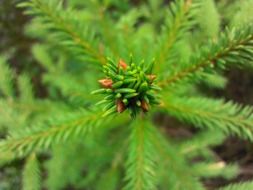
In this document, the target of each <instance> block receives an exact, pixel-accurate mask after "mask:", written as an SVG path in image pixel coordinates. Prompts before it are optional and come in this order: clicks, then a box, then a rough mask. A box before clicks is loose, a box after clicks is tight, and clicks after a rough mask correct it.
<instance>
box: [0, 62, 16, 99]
mask: <svg viewBox="0 0 253 190" xmlns="http://www.w3.org/2000/svg"><path fill="white" fill-rule="evenodd" d="M0 72H1V73H0V93H1V94H3V95H5V96H7V97H8V96H12V95H13V84H12V82H11V79H12V77H13V72H12V71H11V70H10V68H9V67H8V65H7V64H6V58H5V57H0Z"/></svg>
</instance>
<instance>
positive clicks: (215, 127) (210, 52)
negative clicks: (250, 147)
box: [0, 0, 253, 190]
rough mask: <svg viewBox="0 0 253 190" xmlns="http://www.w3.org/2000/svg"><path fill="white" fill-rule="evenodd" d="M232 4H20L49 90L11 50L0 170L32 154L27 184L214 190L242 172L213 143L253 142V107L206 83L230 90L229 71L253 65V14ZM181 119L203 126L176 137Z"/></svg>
mask: <svg viewBox="0 0 253 190" xmlns="http://www.w3.org/2000/svg"><path fill="white" fill-rule="evenodd" d="M227 2H228V1H226V0H224V1H221V2H219V3H218V4H216V3H215V2H214V1H213V0H175V1H170V2H169V3H165V2H164V1H162V0H148V1H139V3H138V4H137V5H136V4H135V5H134V4H133V2H132V1H127V0H122V1H118V0H86V1H84V0H70V1H61V0H23V1H21V3H20V4H18V7H19V8H21V9H23V10H24V12H25V13H26V14H28V15H30V16H31V18H32V19H31V21H30V22H29V24H28V25H27V26H26V29H25V33H26V35H28V36H30V37H31V38H34V39H38V42H37V43H35V44H34V45H33V46H32V48H31V57H33V59H34V60H36V62H37V63H38V64H37V65H34V68H43V72H41V73H40V76H39V77H38V76H36V77H37V78H40V79H39V80H41V83H42V84H43V88H44V90H45V91H46V92H47V95H46V96H44V97H40V96H38V95H36V93H35V92H36V90H35V87H36V86H33V83H32V82H31V81H32V80H31V78H34V77H35V76H34V74H33V73H30V72H29V70H27V71H24V72H22V73H21V74H20V73H15V70H13V69H11V68H10V66H9V65H8V64H7V62H8V57H10V56H11V54H10V53H8V52H3V54H2V55H1V57H0V73H1V74H0V133H1V134H2V135H1V136H2V138H1V141H0V165H1V166H2V167H4V168H5V167H8V166H9V165H11V163H13V161H14V160H17V159H18V160H22V163H24V166H23V171H22V182H21V185H20V186H22V189H23V190H39V189H43V188H46V189H49V190H60V189H70V188H73V189H94V190H114V189H115V190H116V189H124V190H155V189H157V190H158V189H161V190H204V189H207V187H205V185H204V183H203V181H204V179H209V178H212V177H220V178H226V179H231V178H233V177H235V176H236V175H237V174H238V166H237V165H236V163H226V162H225V161H222V160H218V159H217V157H216V156H215V153H214V152H213V151H212V149H211V147H213V146H216V145H219V144H221V143H222V142H223V141H224V140H225V139H226V138H227V137H229V136H236V137H237V138H242V139H245V140H248V141H253V107H252V106H250V105H241V104H239V103H236V102H234V101H232V100H225V99H222V98H219V99H217V98H214V97H211V95H209V96H208V97H207V96H206V95H205V93H203V91H201V88H199V86H208V87H210V88H219V89H222V88H224V87H225V85H226V78H225V77H224V76H223V72H224V70H227V69H229V68H231V67H239V68H243V67H246V68H251V67H252V64H253V25H251V22H252V20H253V19H252V20H250V18H248V17H247V19H244V21H243V22H241V20H242V19H240V18H242V17H243V16H242V15H243V14H244V13H245V10H244V9H243V8H242V10H241V11H237V12H236V13H235V11H233V10H234V9H235V8H236V7H237V8H238V5H236V3H234V4H226V3H227ZM244 4H245V5H243V6H244V7H245V8H246V7H247V8H248V7H250V6H249V4H252V1H251V0H247V1H245V2H244ZM252 5H253V4H252ZM225 7H226V8H225ZM251 7H253V6H251ZM219 10H222V11H219ZM219 12H221V13H220V14H219ZM249 12H250V11H249ZM231 15H234V16H231ZM221 16H223V17H221ZM240 16H241V17H240ZM221 18H223V19H224V20H221ZM233 18H236V19H237V20H238V21H237V22H235V21H234V19H233ZM243 18H244V17H243ZM221 21H223V22H222V23H226V24H227V26H226V27H224V26H222V25H221ZM207 39H209V40H207ZM20 61H22V60H20ZM171 117H174V118H176V119H177V120H179V121H180V122H182V123H185V124H188V125H189V126H192V127H195V128H196V130H195V131H196V132H194V133H193V134H192V135H191V137H187V138H186V137H185V138H181V139H175V138H173V137H171V136H170V135H169V134H168V131H167V129H168V128H171V127H174V126H172V125H173V124H172V122H170V121H171V120H170V119H169V120H168V121H169V122H166V123H165V124H163V126H161V125H160V124H159V123H161V122H158V120H159V118H171ZM0 180H1V179H0ZM20 188H21V187H20ZM221 189H223V190H234V189H240V190H250V189H253V183H252V182H244V183H241V184H231V185H229V186H227V187H223V188H221Z"/></svg>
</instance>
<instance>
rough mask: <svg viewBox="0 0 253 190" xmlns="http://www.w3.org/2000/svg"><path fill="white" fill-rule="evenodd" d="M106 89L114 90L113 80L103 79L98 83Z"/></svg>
mask: <svg viewBox="0 0 253 190" xmlns="http://www.w3.org/2000/svg"><path fill="white" fill-rule="evenodd" d="M98 82H99V83H100V84H101V86H102V87H104V88H112V83H113V82H112V79H101V80H99V81H98Z"/></svg>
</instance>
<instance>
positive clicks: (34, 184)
mask: <svg viewBox="0 0 253 190" xmlns="http://www.w3.org/2000/svg"><path fill="white" fill-rule="evenodd" d="M40 183H41V179H40V168H39V162H38V160H37V158H36V155H35V154H34V153H33V154H31V155H30V156H29V157H28V158H27V160H26V164H25V168H24V172H23V187H22V189H24V190H39V189H41V185H40Z"/></svg>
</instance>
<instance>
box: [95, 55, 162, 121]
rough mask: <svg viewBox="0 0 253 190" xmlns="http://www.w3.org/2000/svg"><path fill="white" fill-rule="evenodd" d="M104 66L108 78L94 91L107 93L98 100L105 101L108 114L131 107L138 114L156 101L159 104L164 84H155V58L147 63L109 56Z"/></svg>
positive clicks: (132, 114) (133, 115) (147, 109)
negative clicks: (158, 95) (114, 59)
mask: <svg viewBox="0 0 253 190" xmlns="http://www.w3.org/2000/svg"><path fill="white" fill-rule="evenodd" d="M103 68H104V70H103V71H104V73H105V75H106V78H104V79H101V80H99V81H98V82H99V83H100V85H101V87H102V88H101V89H98V90H96V91H93V92H92V93H93V94H104V99H103V100H102V101H100V102H98V103H97V105H101V104H103V105H104V111H105V114H104V116H106V115H110V114H113V113H117V112H118V113H122V112H124V111H125V110H127V109H128V110H129V111H130V114H131V116H132V117H135V116H136V114H137V113H138V112H140V111H142V112H148V111H149V109H150V107H151V106H152V105H155V104H159V101H158V97H157V91H159V90H160V88H159V87H158V86H156V85H155V84H154V82H155V79H156V76H155V75H153V74H152V68H153V62H152V63H150V64H148V65H147V66H146V67H145V64H144V62H141V63H140V64H138V65H137V64H135V63H133V62H132V61H130V63H129V64H127V63H125V62H124V61H123V60H120V61H119V62H118V63H115V62H114V61H112V60H110V59H108V62H107V64H106V65H105V66H104V67H103Z"/></svg>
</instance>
